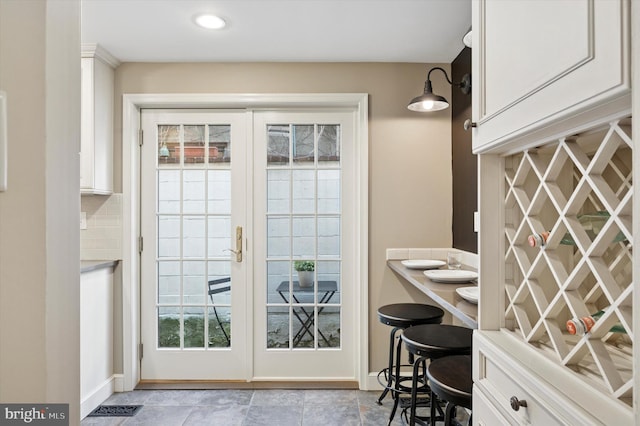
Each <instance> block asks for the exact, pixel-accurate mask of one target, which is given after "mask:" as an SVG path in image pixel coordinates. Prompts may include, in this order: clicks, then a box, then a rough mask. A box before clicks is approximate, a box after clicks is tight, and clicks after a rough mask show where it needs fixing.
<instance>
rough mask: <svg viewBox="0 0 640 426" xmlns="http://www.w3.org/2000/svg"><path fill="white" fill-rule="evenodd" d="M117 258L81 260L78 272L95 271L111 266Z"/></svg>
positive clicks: (115, 263) (116, 261)
mask: <svg viewBox="0 0 640 426" xmlns="http://www.w3.org/2000/svg"><path fill="white" fill-rule="evenodd" d="M118 262H119V260H81V261H80V273H81V274H83V273H85V272H91V271H95V270H97V269H102V268H113V267H115V266H116V265H117V264H118Z"/></svg>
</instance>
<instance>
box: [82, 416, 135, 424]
mask: <svg viewBox="0 0 640 426" xmlns="http://www.w3.org/2000/svg"><path fill="white" fill-rule="evenodd" d="M125 419H126V417H85V418H84V420H82V422H80V425H81V426H119V425H121V424H122V422H124V421H125Z"/></svg>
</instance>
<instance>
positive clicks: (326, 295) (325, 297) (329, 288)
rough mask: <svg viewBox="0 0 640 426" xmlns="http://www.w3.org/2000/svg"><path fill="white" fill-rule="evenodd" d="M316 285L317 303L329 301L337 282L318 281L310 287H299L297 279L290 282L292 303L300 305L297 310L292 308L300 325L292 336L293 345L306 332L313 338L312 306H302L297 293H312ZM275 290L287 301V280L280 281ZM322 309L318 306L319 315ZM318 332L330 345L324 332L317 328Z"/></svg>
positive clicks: (295, 344)
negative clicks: (309, 307)
mask: <svg viewBox="0 0 640 426" xmlns="http://www.w3.org/2000/svg"><path fill="white" fill-rule="evenodd" d="M316 287H317V289H318V296H319V298H320V299H319V300H318V305H322V304H326V303H329V301H330V300H331V298H332V297H333V295H334V294H335V293H336V292H337V291H338V284H337V283H336V282H335V281H318V282H317V286H316V285H312V286H310V287H300V283H299V282H298V281H293V283H292V286H291V299H292V303H295V304H300V305H301V306H299V308H300V310H299V311H298V310H296V309H294V310H293V315H294V316H295V317H296V318H297V319H298V321H299V322H300V325H301V326H302V327H300V329H299V330H298V332H297V333H296V335H295V336H294V337H293V346H297V345H298V344H299V343H300V340H302V338H303V337H304V336H305V335H306V334H309V335H310V336H311V338H312V339H313V331H312V330H311V328H312V327H313V324H314V315H313V307H311V309H310V310H309V309H305V306H302V302H300V299H299V298H298V296H297V295H300V294H313V292H314V291H315V290H316ZM276 291H277V292H278V294H280V297H282V300H284V301H285V303H289V299H288V298H287V295H288V294H289V281H282V282H281V283H280V285H279V286H278V288H276ZM307 308H308V307H307ZM323 310H324V306H320V307H319V308H318V315H320V314H321V313H322V311H323ZM300 312H302V316H304V318H302V316H300ZM318 334H319V335H320V337H321V338H322V340H324V342H325V343H326V344H327V346H330V344H329V340H328V339H327V338H326V337H325V336H324V334H322V331H320V330H319V329H318Z"/></svg>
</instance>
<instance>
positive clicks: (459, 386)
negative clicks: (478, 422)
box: [427, 355, 473, 426]
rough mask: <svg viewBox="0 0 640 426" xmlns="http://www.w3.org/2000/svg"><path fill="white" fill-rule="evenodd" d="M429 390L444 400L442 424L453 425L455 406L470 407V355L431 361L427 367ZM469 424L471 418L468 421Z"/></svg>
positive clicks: (471, 381)
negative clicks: (445, 403)
mask: <svg viewBox="0 0 640 426" xmlns="http://www.w3.org/2000/svg"><path fill="white" fill-rule="evenodd" d="M427 377H428V379H429V386H430V387H431V391H432V392H433V393H434V394H435V395H436V396H437V397H438V399H439V400H441V401H446V402H447V405H446V407H445V409H444V425H445V426H451V425H453V423H452V419H453V417H454V416H455V409H456V407H465V408H468V409H471V391H472V388H473V379H472V377H471V356H470V355H453V356H445V357H443V358H438V359H436V360H434V361H432V362H431V363H430V364H429V367H428V368H427ZM468 424H471V419H469V423H468Z"/></svg>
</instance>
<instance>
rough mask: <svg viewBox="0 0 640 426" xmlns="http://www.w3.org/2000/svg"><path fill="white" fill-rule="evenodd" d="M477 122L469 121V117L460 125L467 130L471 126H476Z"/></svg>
mask: <svg viewBox="0 0 640 426" xmlns="http://www.w3.org/2000/svg"><path fill="white" fill-rule="evenodd" d="M477 126H478V124H477V123H474V122H473V121H471V119H470V118H467V119H466V120H464V124H463V125H462V127H464V130H465V131H467V130H469V129H470V128H472V127H477Z"/></svg>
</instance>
